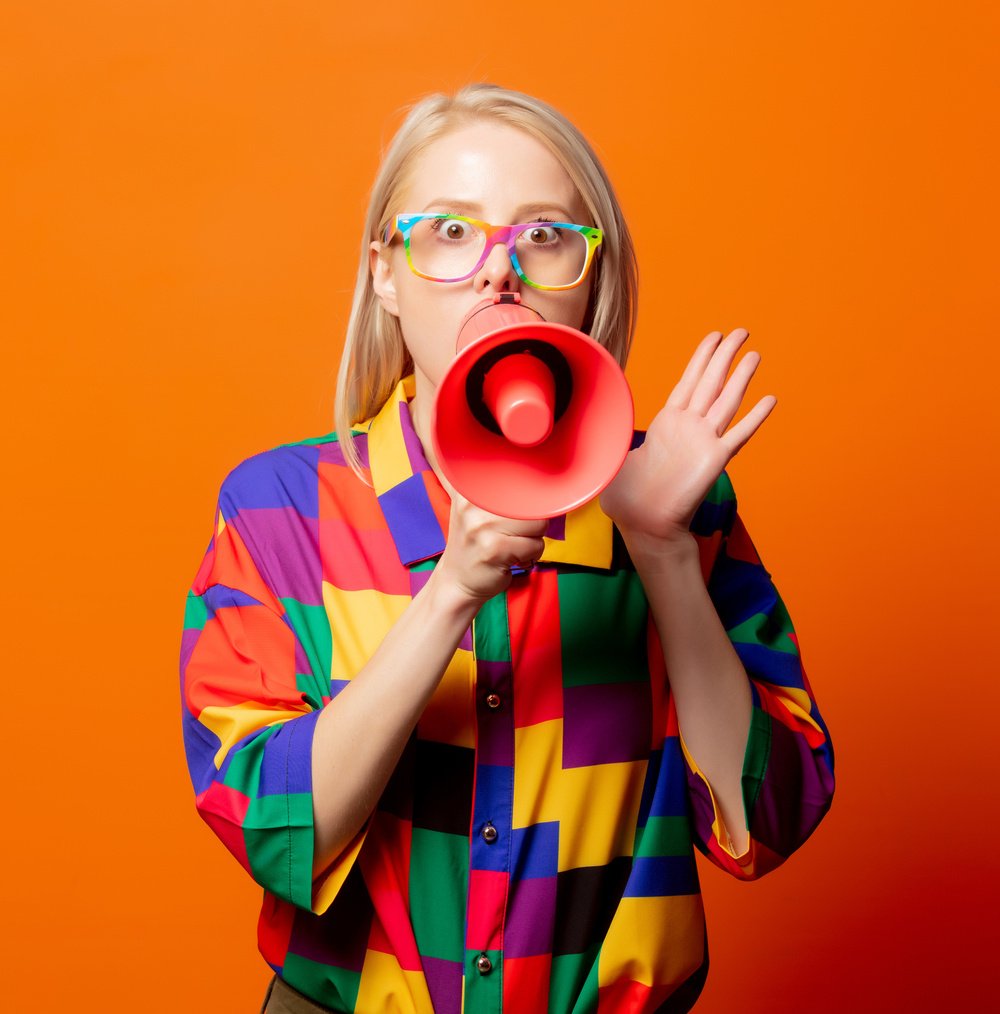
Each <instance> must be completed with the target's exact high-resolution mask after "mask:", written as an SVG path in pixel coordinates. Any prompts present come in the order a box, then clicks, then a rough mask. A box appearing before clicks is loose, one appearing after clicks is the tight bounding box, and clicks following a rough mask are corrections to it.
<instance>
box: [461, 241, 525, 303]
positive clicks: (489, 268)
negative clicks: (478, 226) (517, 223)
mask: <svg viewBox="0 0 1000 1014" xmlns="http://www.w3.org/2000/svg"><path fill="white" fill-rule="evenodd" d="M472 281H473V287H474V289H475V291H476V292H477V293H485V292H487V290H489V291H490V292H517V291H518V290H519V288H520V282H521V279H520V278H518V277H517V272H516V271H515V270H514V265H513V264H512V263H511V260H510V254H509V253H508V252H507V247H506V245H505V244H504V243H496V244H495V245H494V247H493V249H492V250H490V252H489V256H488V257H487V258H486V260H485V261H484V262H483V266H482V267H481V268H480V269H479V270H478V271H477V272H476V274H475V276H474V278H473V279H472Z"/></svg>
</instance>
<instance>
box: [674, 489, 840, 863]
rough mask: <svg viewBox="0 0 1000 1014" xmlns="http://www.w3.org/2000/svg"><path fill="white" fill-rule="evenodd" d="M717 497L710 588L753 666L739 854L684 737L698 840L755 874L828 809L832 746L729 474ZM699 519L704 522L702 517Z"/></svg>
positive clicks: (717, 856)
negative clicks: (744, 835)
mask: <svg viewBox="0 0 1000 1014" xmlns="http://www.w3.org/2000/svg"><path fill="white" fill-rule="evenodd" d="M713 499H714V503H713V504H712V505H711V506H712V508H713V509H712V513H711V515H710V516H711V518H712V519H713V520H714V521H716V522H717V523H718V524H720V525H721V526H722V530H723V533H724V534H723V537H722V538H721V539H718V537H717V539H716V542H715V545H717V547H718V552H717V555H716V556H715V559H714V562H713V563H712V565H711V567H710V568H709V578H708V581H707V587H708V591H709V594H710V597H711V598H712V601H713V603H714V604H715V607H716V610H717V612H718V614H719V618H720V620H721V621H722V624H723V626H724V627H725V629H726V633H727V634H728V636H729V639H730V641H731V642H732V645H733V648H734V649H735V651H736V653H737V655H738V656H739V659H740V661H741V662H742V663H743V667H744V668H745V670H746V672H747V676H748V677H749V680H750V688H751V696H752V714H751V720H750V729H749V732H748V735H747V742H746V748H745V751H744V760H743V772H742V788H743V806H744V817H745V820H746V828H747V830H748V832H749V839H750V840H749V845H748V848H747V850H746V851H745V852H744V853H743V854H742V855H737V854H736V853H735V851H734V850H733V848H732V846H731V842H730V839H729V834H728V831H727V829H726V828H725V826H724V823H723V820H722V817H721V814H720V811H719V809H718V806H717V805H716V800H715V795H714V793H713V791H712V787H711V785H710V784H709V782H708V779H707V778H706V777H705V775H704V773H703V772H702V771H701V770H700V769H699V768H698V766H697V764H696V763H695V762H694V760H693V758H692V757H691V755H690V754H689V752H688V751H687V749H686V747H685V746H684V743H683V740H682V742H681V746H682V750H683V753H684V758H685V762H686V764H687V769H688V787H689V797H690V800H691V809H692V814H693V820H694V826H695V832H696V841H697V842H698V844H699V847H700V848H701V849H702V851H703V852H704V853H705V854H706V855H707V856H708V857H709V858H710V859H711V860H712V861H713V862H715V863H716V864H717V865H719V866H720V867H722V868H723V869H725V870H726V871H727V872H729V873H731V874H733V875H734V876H736V877H738V878H740V879H746V880H751V879H756V878H757V877H760V876H763V875H764V874H765V873H767V872H768V871H770V870H772V869H774V868H775V867H776V866H778V865H780V864H781V863H782V862H784V860H785V859H786V858H788V856H790V855H791V854H792V853H793V852H794V851H795V850H796V849H797V848H798V847H799V846H800V845H802V844H803V842H805V840H806V839H807V838H808V837H809V835H810V834H812V832H813V831H814V830H815V828H816V826H817V825H818V824H819V822H820V821H821V820H822V818H823V816H824V814H825V813H826V812H827V810H829V808H830V805H831V802H832V798H833V790H834V775H833V748H832V744H831V741H830V737H829V733H828V730H827V727H826V725H825V723H824V721H823V719H822V717H821V715H820V712H819V708H818V706H817V704H816V700H815V697H814V695H813V693H812V689H811V687H810V685H809V681H808V678H807V677H806V674H805V670H804V668H803V665H802V659H801V654H800V651H799V644H798V637H797V635H796V633H795V630H794V629H793V627H792V623H791V619H790V617H789V615H788V611H787V610H786V608H785V605H784V603H783V602H782V600H781V597H780V596H779V594H778V592H777V589H776V588H775V587H774V584H773V583H772V580H771V575H770V574H769V573H768V571H767V570H766V569H765V567H764V565H763V564H762V562H761V560H760V556H759V555H758V553H757V551H756V548H755V547H754V545H753V542H752V541H751V539H750V536H749V533H748V532H747V530H746V527H745V526H744V524H743V521H742V519H741V518H740V517H739V514H738V512H737V510H736V497H735V494H734V493H733V491H732V486H731V484H730V482H729V479H728V476H726V474H725V473H723V475H722V476H721V477H720V480H719V482H718V483H717V486H716V490H715V496H714V498H713ZM696 520H699V519H698V518H696ZM700 520H701V522H702V524H703V525H704V524H705V522H706V517H705V515H703V516H702V517H701V519H700ZM695 534H696V535H698V534H699V533H698V532H696V533H695ZM702 535H703V536H708V535H709V533H708V532H702Z"/></svg>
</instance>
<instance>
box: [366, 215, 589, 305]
mask: <svg viewBox="0 0 1000 1014" xmlns="http://www.w3.org/2000/svg"><path fill="white" fill-rule="evenodd" d="M396 232H398V233H399V234H400V235H401V236H402V237H403V248H404V249H405V250H406V262H407V264H409V266H410V270H411V271H412V272H413V273H414V274H415V275H419V276H420V277H421V278H426V279H427V280H428V281H432V282H464V281H465V280H466V279H467V278H471V277H472V276H473V275H474V274H475V273H476V272H477V271H478V270H479V269H480V268H481V267H482V266H483V265H484V264H485V263H486V258H487V257H489V255H490V251H491V250H492V249H493V247H495V246H496V245H497V244H498V243H502V244H504V246H506V247H507V254H508V256H509V257H510V262H511V264H512V265H513V267H514V270H515V271H516V272H517V275H518V277H519V278H520V279H521V281H522V282H524V284H525V285H530V286H531V287H532V288H533V289H545V290H547V291H550V292H555V291H558V290H560V289H572V288H573V287H574V286H577V285H579V284H580V282H582V281H583V280H584V278H586V277H587V272H588V271H589V270H590V265H591V263H592V262H593V259H594V254H595V252H596V251H597V248H598V247H599V246H600V245H601V240H602V239H603V238H604V234H603V233H602V232H601V230H600V229H596V228H594V227H593V226H589V225H573V224H572V223H570V222H545V221H538V222H525V223H523V224H521V225H490V223H489V222H481V221H480V220H479V219H476V218H466V217H465V216H464V215H444V214H437V213H434V212H429V213H423V214H401V215H396V217H395V218H394V219H393V220H392V222H390V223H389V225H387V226H386V229H385V237H384V241H385V242H386V243H389V242H390V241H391V240H392V237H393V235H394V234H395V233H396Z"/></svg>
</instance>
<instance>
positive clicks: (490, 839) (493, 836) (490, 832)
mask: <svg viewBox="0 0 1000 1014" xmlns="http://www.w3.org/2000/svg"><path fill="white" fill-rule="evenodd" d="M496 840H497V829H496V828H495V827H494V826H493V825H492V824H491V823H490V822H489V821H487V822H486V826H485V827H484V828H483V841H484V842H486V844H487V845H492V844H493V843H494V842H495V841H496Z"/></svg>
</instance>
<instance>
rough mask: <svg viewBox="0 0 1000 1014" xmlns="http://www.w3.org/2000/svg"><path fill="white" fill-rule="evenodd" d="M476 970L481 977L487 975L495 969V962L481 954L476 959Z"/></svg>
mask: <svg viewBox="0 0 1000 1014" xmlns="http://www.w3.org/2000/svg"><path fill="white" fill-rule="evenodd" d="M476 968H477V969H478V971H479V974H480V975H486V974H487V973H489V972H490V971H492V969H493V962H492V961H490V959H489V958H488V957H487V956H486V955H485V954H480V955H479V957H478V958H476Z"/></svg>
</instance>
